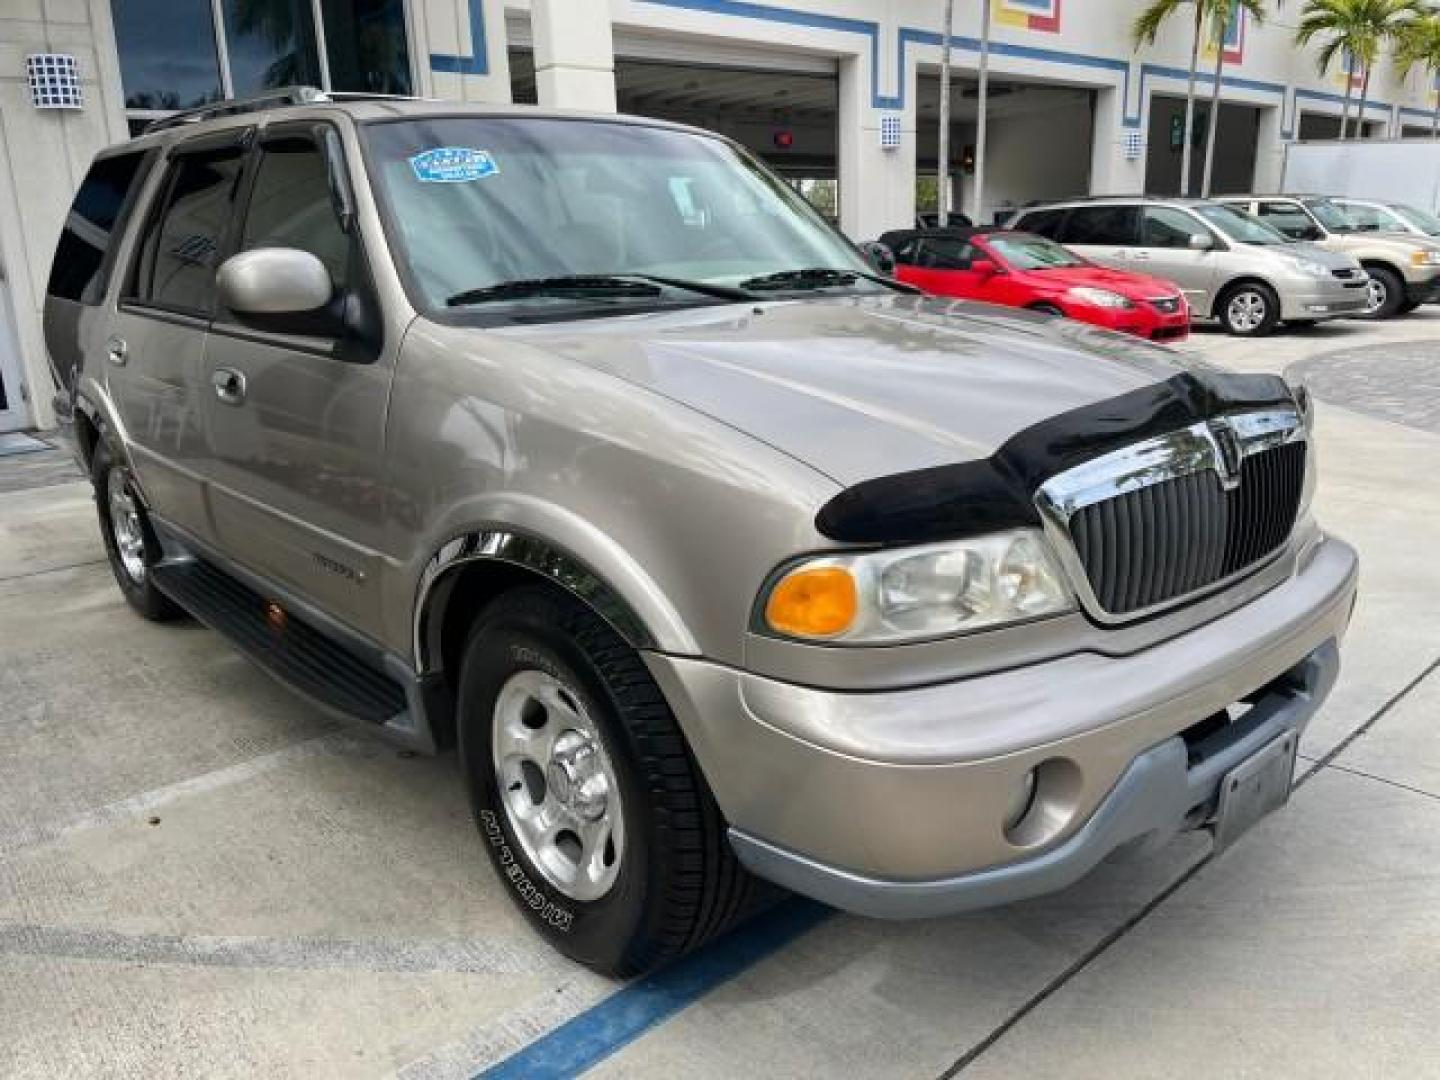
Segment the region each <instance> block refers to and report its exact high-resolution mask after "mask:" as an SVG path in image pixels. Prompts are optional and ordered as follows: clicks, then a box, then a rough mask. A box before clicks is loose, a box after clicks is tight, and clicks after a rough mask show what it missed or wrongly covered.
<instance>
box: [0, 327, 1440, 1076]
mask: <svg viewBox="0 0 1440 1080" xmlns="http://www.w3.org/2000/svg"><path fill="white" fill-rule="evenodd" d="M1186 348H1187V351H1190V352H1192V353H1195V354H1197V355H1203V356H1205V357H1206V358H1207V359H1210V360H1212V361H1216V362H1219V363H1221V364H1224V365H1226V366H1229V367H1233V368H1236V369H1239V370H1269V371H1285V370H1290V371H1291V372H1292V374H1296V375H1299V374H1303V375H1304V376H1305V377H1306V378H1308V379H1309V381H1310V383H1311V385H1312V388H1313V389H1314V391H1315V393H1316V394H1317V396H1318V397H1319V399H1320V401H1321V405H1320V410H1321V411H1320V423H1319V433H1318V440H1319V446H1320V452H1321V458H1322V470H1323V482H1322V485H1321V488H1320V491H1319V494H1318V496H1317V507H1318V512H1319V514H1320V516H1321V519H1322V521H1323V523H1324V524H1325V525H1326V526H1327V527H1329V528H1331V529H1333V530H1334V531H1336V532H1338V533H1341V534H1342V535H1344V536H1346V537H1347V539H1350V540H1351V541H1352V542H1354V543H1356V544H1357V546H1358V547H1359V548H1360V549H1361V553H1362V556H1363V558H1364V570H1363V573H1364V578H1363V582H1362V600H1361V603H1360V606H1359V609H1358V610H1357V613H1356V618H1355V623H1354V626H1353V629H1352V632H1351V635H1350V637H1349V639H1348V641H1347V648H1346V656H1345V671H1344V673H1343V675H1342V680H1341V683H1340V685H1339V686H1338V688H1337V690H1336V692H1335V694H1334V696H1333V697H1332V699H1331V702H1330V704H1329V705H1327V707H1326V709H1325V710H1324V711H1323V712H1322V714H1321V715H1320V716H1319V717H1318V718H1317V720H1316V722H1315V723H1314V724H1313V725H1312V727H1311V730H1310V732H1309V733H1308V735H1307V738H1306V740H1305V743H1304V746H1303V748H1302V752H1303V753H1304V755H1305V757H1306V759H1307V760H1306V762H1305V763H1302V768H1304V769H1307V770H1308V769H1315V770H1316V771H1315V772H1314V773H1313V775H1311V776H1310V778H1309V779H1307V780H1306V781H1305V782H1304V783H1303V785H1302V786H1301V787H1300V788H1299V789H1298V790H1297V791H1296V793H1295V796H1294V799H1293V802H1292V805H1291V806H1290V807H1289V808H1287V809H1286V810H1285V811H1284V812H1283V813H1281V814H1278V815H1276V816H1275V817H1273V818H1271V819H1270V820H1268V821H1266V822H1264V823H1263V824H1262V825H1261V826H1259V827H1258V828H1257V829H1256V831H1255V832H1254V833H1252V834H1251V835H1250V836H1248V837H1246V838H1245V839H1244V840H1242V841H1241V842H1240V843H1239V844H1238V845H1236V846H1235V847H1234V848H1232V849H1231V850H1229V851H1227V852H1225V853H1224V854H1223V855H1222V856H1220V857H1218V858H1214V859H1211V858H1209V855H1208V842H1207V841H1206V840H1205V839H1204V838H1202V837H1199V836H1189V837H1183V838H1181V839H1180V840H1178V841H1176V842H1175V843H1173V844H1171V845H1169V846H1167V847H1165V848H1164V849H1162V850H1160V851H1157V852H1126V853H1124V854H1122V855H1120V856H1117V857H1116V858H1114V859H1112V860H1111V861H1110V862H1108V863H1106V864H1105V865H1103V866H1102V867H1101V868H1100V869H1099V870H1098V871H1097V872H1096V873H1095V874H1094V875H1092V876H1091V877H1090V878H1089V879H1087V880H1086V881H1084V882H1082V883H1081V884H1079V885H1078V886H1076V887H1075V888H1074V889H1071V890H1069V891H1068V892H1066V893H1064V894H1061V895H1058V896H1054V897H1048V898H1045V899H1042V900H1036V901H1032V902H1029V903H1026V904H1021V905H1017V906H1015V907H1012V908H1009V909H1004V910H1000V911H991V912H983V913H978V914H975V915H971V916H966V917H963V918H955V919H947V920H937V921H933V922H924V923H913V924H885V923H876V922H868V921H865V920H860V919H854V918H850V917H846V916H840V915H835V916H832V917H829V918H824V919H821V920H819V921H818V925H816V926H815V928H814V929H811V930H809V932H808V933H804V934H803V935H801V936H799V937H798V938H797V939H796V940H794V941H793V942H791V943H789V944H788V945H784V946H783V947H781V948H778V949H776V950H775V951H772V952H770V953H769V954H768V955H765V956H763V957H762V958H761V959H760V960H759V961H758V962H757V963H755V964H754V965H753V966H751V967H749V968H748V969H747V970H745V971H743V972H742V973H740V974H739V975H738V976H736V977H734V978H730V979H728V980H725V981H722V982H720V983H719V984H718V985H715V986H714V987H713V988H711V989H710V990H709V992H708V993H705V994H703V995H701V996H698V998H695V999H694V1000H691V998H692V997H694V995H691V997H687V998H686V999H685V1001H684V1003H685V1004H686V1007H684V1008H681V1009H679V1010H678V1011H676V1012H674V1014H673V1015H671V1016H670V1017H669V1018H668V1019H666V1020H665V1021H664V1022H663V1023H658V1024H655V1025H654V1026H651V1027H648V1028H647V1029H645V1030H644V1031H643V1032H642V1033H641V1034H640V1037H639V1038H637V1039H635V1040H634V1041H631V1042H629V1043H628V1044H627V1045H624V1046H621V1047H618V1048H617V1049H615V1050H614V1052H613V1053H610V1054H609V1055H608V1056H606V1055H604V1054H601V1055H599V1056H598V1057H597V1058H596V1060H598V1064H597V1065H596V1067H595V1069H594V1070H593V1071H594V1073H595V1075H607V1076H626V1077H630V1076H669V1075H674V1074H677V1073H684V1074H689V1075H697V1076H712V1075H713V1076H733V1075H740V1074H747V1073H748V1074H750V1075H756V1076H820V1075H834V1074H843V1075H845V1076H847V1077H868V1076H875V1077H890V1076H907V1077H908V1076H917V1077H920V1076H939V1075H942V1074H945V1073H952V1074H953V1073H954V1072H956V1071H959V1072H961V1073H963V1074H967V1075H968V1074H972V1073H973V1074H974V1075H977V1076H982V1077H991V1076H995V1077H999V1076H1016V1075H1024V1076H1027V1077H1035V1076H1058V1075H1064V1076H1095V1077H1102V1076H1103V1077H1128V1076H1137V1077H1139V1076H1146V1077H1148V1076H1157V1075H1163V1076H1196V1077H1200V1076H1205V1077H1207V1078H1208V1077H1213V1076H1216V1075H1222V1076H1229V1075H1237V1076H1243V1075H1251V1074H1254V1075H1265V1076H1287V1077H1288V1076H1340V1075H1346V1076H1351V1075H1353V1076H1396V1075H1404V1076H1407V1077H1409V1076H1424V1075H1437V1076H1440V1027H1437V1025H1436V1024H1435V1023H1434V1018H1435V1017H1436V1016H1440V858H1437V855H1440V839H1437V838H1440V742H1437V740H1436V739H1435V736H1434V730H1433V729H1434V724H1435V721H1436V718H1437V712H1440V672H1437V670H1436V668H1435V664H1436V661H1437V658H1440V568H1437V567H1436V565H1435V563H1434V560H1432V559H1430V558H1429V557H1428V556H1429V549H1430V548H1431V547H1432V546H1433V544H1432V540H1431V537H1432V535H1433V531H1434V529H1435V524H1436V522H1440V431H1437V430H1436V426H1435V425H1434V424H1432V423H1431V418H1432V417H1435V416H1440V408H1437V407H1436V406H1440V391H1437V389H1436V388H1437V387H1440V310H1433V311H1432V310H1426V311H1423V312H1421V313H1420V314H1418V315H1417V316H1416V317H1414V318H1411V319H1408V320H1402V321H1401V322H1399V323H1394V324H1388V325H1384V326H1372V325H1369V324H1359V323H1346V324H1334V325H1331V326H1321V327H1317V328H1315V329H1313V330H1310V331H1307V332H1303V333H1297V334H1290V335H1281V336H1277V337H1276V338H1273V339H1269V340H1266V341H1263V342H1236V341H1234V340H1232V339H1227V338H1223V337H1221V336H1219V335H1216V334H1211V333H1201V334H1199V335H1197V336H1196V338H1195V339H1193V341H1192V343H1191V344H1190V345H1189V346H1187V347H1186ZM1432 394H1433V395H1434V396H1433V397H1431V396H1429V395H1432ZM11 464H12V463H11V462H7V461H6V460H4V459H0V1076H3V1077H27V1078H28V1077H37V1078H38V1077H56V1076H116V1077H130V1076H135V1077H140V1076H144V1077H153V1076H197V1075H203V1076H249V1075H257V1074H263V1075H266V1076H296V1077H300V1076H303V1077H321V1076H393V1075H401V1076H404V1077H407V1078H409V1080H419V1078H430V1077H451V1076H471V1075H475V1074H477V1073H479V1072H481V1071H483V1070H484V1069H486V1068H489V1067H492V1066H496V1065H501V1064H503V1063H504V1062H505V1061H506V1060H507V1059H510V1058H511V1055H512V1054H514V1053H515V1052H516V1051H519V1050H521V1049H522V1048H523V1047H525V1046H526V1045H527V1044H532V1043H533V1042H534V1041H535V1040H537V1039H543V1038H544V1037H545V1036H546V1035H547V1034H548V1033H552V1032H554V1031H555V1030H556V1029H557V1028H559V1027H560V1025H562V1024H563V1023H564V1022H565V1021H567V1020H570V1019H572V1018H574V1017H576V1016H581V1015H588V1014H586V1010H587V1009H589V1008H591V1007H592V1006H595V1005H596V1004H597V1003H600V1002H602V1001H605V1000H607V999H609V998H611V996H612V995H614V994H616V993H617V992H619V991H621V989H622V988H620V987H618V986H617V985H615V984H613V983H611V982H609V981H608V980H604V979H599V978H597V977H595V976H592V975H589V974H588V973H585V972H583V971H581V970H579V969H576V968H575V967H573V966H572V965H570V964H568V963H566V962H565V961H563V960H561V959H559V958H558V957H556V956H554V955H553V954H551V953H550V952H548V951H547V950H546V949H545V948H544V947H543V946H541V945H540V944H539V943H538V942H537V941H536V940H535V939H534V938H533V937H532V936H531V935H530V934H529V932H528V931H527V929H526V927H525V926H524V925H523V924H522V923H521V921H520V919H519V917H518V916H517V915H516V914H515V913H514V912H513V911H512V910H511V907H510V905H509V903H508V901H507V900H506V899H505V897H504V896H503V895H502V894H501V892H500V890H499V889H498V888H497V887H496V885H495V883H494V880H493V878H492V876H491V874H490V871H489V868H488V865H487V864H486V863H485V861H484V857H483V853H482V852H481V850H480V847H479V844H478V842H477V841H476V839H475V837H474V834H473V827H472V826H471V824H470V821H469V819H468V814H467V812H466V808H465V805H464V798H463V795H462V792H461V789H460V785H459V783H458V779H457V777H456V775H455V765H454V760H453V758H451V757H445V758H440V759H436V760H426V759H420V758H408V757H403V756H401V755H399V754H397V753H396V752H395V751H394V750H393V749H391V748H389V747H387V746H385V745H384V744H381V743H379V742H376V741H374V740H372V739H371V738H370V737H368V736H367V735H366V734H364V733H361V732H354V731H350V730H348V729H337V728H336V727H335V726H334V725H333V724H331V723H329V722H328V721H326V720H324V719H323V718H321V717H319V716H317V715H316V714H314V713H313V711H311V710H310V709H308V708H307V707H306V706H305V705H304V704H302V703H300V702H298V701H297V700H295V699H294V698H292V697H291V696H290V695H289V694H287V693H286V692H285V691H283V690H282V689H280V688H278V687H276V686H275V685H274V684H273V683H271V682H270V681H269V680H268V679H267V678H266V677H265V676H263V675H261V674H260V673H258V672H257V671H256V670H255V669H254V668H252V667H251V666H250V665H249V664H247V663H246V662H245V661H243V660H241V659H240V658H239V657H238V656H236V655H235V654H234V653H233V652H232V651H231V650H230V649H229V648H228V647H227V646H226V645H224V643H223V642H221V641H219V640H218V639H217V638H216V637H215V636H214V635H212V634H210V633H208V632H206V631H204V630H201V629H199V628H197V627H194V626H188V625H179V626H169V627H156V626H152V625H149V624H146V623H144V622H142V621H140V620H139V619H137V618H134V617H132V616H131V615H130V613H129V612H128V610H127V609H126V608H125V607H124V606H123V604H122V603H121V601H120V598H119V594H118V592H117V591H116V589H115V587H114V584H113V582H112V581H111V580H110V578H109V572H108V569H107V568H106V567H105V566H104V565H103V564H102V563H100V562H99V559H100V557H101V549H100V544H99V540H98V537H97V535H96V532H95V526H94V521H93V510H92V508H91V506H90V504H89V499H88V491H87V489H86V487H85V485H84V484H83V483H75V482H73V481H72V482H65V474H64V471H63V469H62V468H60V467H59V466H51V465H48V464H47V465H46V466H45V469H42V468H41V467H40V465H41V463H40V462H37V461H32V462H31V463H29V464H27V466H26V468H25V470H24V472H25V477H26V479H25V480H24V482H23V483H21V482H16V483H13V484H12V485H11V487H14V488H18V489H20V490H9V489H7V487H6V477H7V476H10V477H15V476H18V475H19V474H20V471H21V470H20V469H19V467H18V466H17V467H16V468H14V469H12V468H11ZM52 468H53V471H47V470H51V469H52ZM7 470H8V471H7ZM36 477H39V478H40V480H39V481H38V482H37V481H36V480H35V479H34V478H36ZM57 481H60V482H57ZM32 485H35V486H32ZM1331 755H1333V757H1332V756H1331ZM1322 762H1323V767H1322V765H1321V764H1320V763H1322ZM720 948H724V946H723V944H722V946H720ZM644 990H645V988H644V987H641V988H639V991H638V992H640V993H642V994H643V992H644ZM627 992H628V993H636V992H637V990H636V989H635V988H631V990H630V991H627ZM567 1030H568V1029H567ZM602 1034H603V1033H602ZM551 1038H552V1039H553V1038H555V1036H553V1035H552V1036H551Z"/></svg>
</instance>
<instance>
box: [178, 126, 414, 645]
mask: <svg viewBox="0 0 1440 1080" xmlns="http://www.w3.org/2000/svg"><path fill="white" fill-rule="evenodd" d="M251 169H252V172H253V178H252V180H251V182H250V184H249V194H248V199H247V200H246V205H245V207H244V211H243V219H242V224H241V226H240V228H239V230H238V235H237V238H236V242H235V244H234V250H235V251H236V252H243V251H249V250H252V249H255V248H261V247H270V248H275V247H284V248H298V249H300V250H302V251H308V252H310V253H311V254H313V255H315V256H317V257H318V258H319V259H320V261H321V262H322V263H324V265H325V267H326V269H327V270H329V272H330V276H331V279H332V282H333V284H334V287H335V289H336V292H337V297H338V298H341V299H345V300H346V302H347V303H349V304H350V305H351V306H352V307H358V308H360V309H368V310H369V311H371V312H373V311H374V310H375V300H374V298H373V291H372V289H371V286H370V283H369V277H368V274H367V273H366V271H365V258H364V245H363V244H362V243H361V241H360V236H359V226H358V224H357V223H356V222H355V220H354V215H353V214H352V213H350V212H349V211H348V210H347V209H346V207H347V205H348V199H349V194H348V192H349V190H350V188H349V181H348V177H347V174H346V162H345V160H344V153H343V151H342V149H341V142H340V139H339V137H338V134H337V132H336V131H335V129H334V128H332V127H330V126H329V125H326V124H316V123H313V122H311V123H303V124H286V125H272V126H271V127H269V128H266V129H265V131H264V132H263V133H262V134H261V136H260V138H259V139H258V140H257V144H256V147H255V149H254V153H253V162H252V166H251ZM372 344H373V343H367V342H363V341H360V342H357V341H356V340H355V339H354V337H353V335H352V334H351V333H349V332H344V333H342V332H339V331H338V330H337V331H336V332H335V333H333V334H322V335H315V334H301V333H293V332H291V333H281V332H276V331H275V330H274V329H272V328H270V326H269V325H268V324H267V325H256V320H255V319H253V318H251V319H250V320H249V321H247V320H246V318H244V317H241V316H239V315H237V314H235V313H233V312H230V311H227V310H225V309H224V307H223V304H222V305H221V306H220V309H219V310H218V311H217V313H216V318H215V321H214V325H213V327H212V330H211V334H210V338H209V341H208V342H207V346H206V356H205V359H206V366H207V368H208V372H209V382H210V385H211V387H212V392H211V393H210V394H209V395H208V396H207V401H206V409H207V413H206V420H207V430H208V434H209V439H210V445H211V448H212V454H213V459H214V464H213V466H212V470H211V478H212V491H211V504H212V512H213V514H214V517H215V527H216V532H217V534H218V536H219V539H220V544H221V547H222V549H223V551H224V553H225V554H226V555H227V556H229V557H230V558H232V559H233V560H234V561H236V562H237V563H239V564H240V565H242V566H244V567H247V568H249V569H250V570H252V571H254V572H256V573H258V574H260V575H261V576H263V577H265V578H267V579H270V580H273V581H275V582H277V583H278V584H280V585H283V586H287V587H289V588H290V589H292V590H294V591H295V592H297V593H298V594H299V595H301V596H302V597H303V598H305V599H307V600H309V601H312V602H314V603H315V604H317V605H318V606H319V607H321V608H322V609H323V610H324V611H326V612H327V613H328V614H330V615H332V616H334V617H336V618H339V619H340V620H342V621H344V622H347V623H349V624H350V625H351V627H352V628H354V629H358V630H361V631H362V632H364V631H366V630H370V629H373V627H374V625H375V623H376V621H377V616H378V610H379V606H378V588H377V584H376V582H377V577H378V575H377V569H378V566H379V562H380V555H379V551H380V548H381V545H382V533H383V528H384V514H383V509H384V507H383V499H382V492H381V487H380V483H379V480H380V470H381V461H382V459H383V453H384V444H385V414H386V402H387V397H388V393H389V387H390V375H391V372H392V370H393V369H392V366H391V364H390V363H389V361H388V358H387V357H384V356H382V355H381V354H382V351H383V350H381V349H380V348H379V347H378V346H375V347H371V345H372Z"/></svg>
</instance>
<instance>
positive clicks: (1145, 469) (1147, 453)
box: [1035, 409, 1310, 626]
mask: <svg viewBox="0 0 1440 1080" xmlns="http://www.w3.org/2000/svg"><path fill="white" fill-rule="evenodd" d="M1306 438H1307V431H1306V428H1305V423H1304V420H1303V419H1302V418H1301V416H1300V414H1299V412H1298V411H1296V410H1295V409H1263V410H1256V411H1252V412H1243V413H1231V414H1228V415H1225V416H1219V417H1216V418H1214V419H1212V420H1207V421H1202V422H1201V423H1198V424H1192V425H1190V426H1189V427H1186V428H1180V429H1179V430H1178V431H1171V432H1167V433H1166V434H1164V435H1157V436H1154V437H1153V438H1149V439H1145V440H1143V441H1142V442H1138V443H1134V444H1133V445H1131V446H1126V447H1122V448H1121V449H1119V450H1115V451H1112V452H1111V453H1108V454H1103V455H1101V456H1100V457H1097V458H1093V459H1091V460H1090V461H1087V462H1084V463H1083V464H1081V465H1077V466H1075V468H1073V469H1068V470H1066V471H1065V472H1062V473H1058V474H1056V475H1055V476H1052V477H1051V478H1050V479H1049V480H1047V481H1046V482H1045V483H1044V484H1042V485H1041V486H1040V488H1039V490H1037V491H1036V492H1035V507H1036V509H1037V510H1038V511H1039V512H1040V520H1041V523H1042V524H1043V526H1044V530H1045V534H1046V536H1047V537H1048V538H1049V540H1050V544H1051V547H1052V548H1053V549H1054V551H1055V554H1056V556H1057V557H1058V558H1059V560H1060V563H1061V565H1062V566H1063V567H1064V568H1065V572H1066V574H1068V575H1069V577H1070V582H1071V584H1072V585H1073V586H1074V588H1075V593H1076V595H1077V596H1078V597H1079V598H1080V603H1081V606H1082V607H1083V608H1084V609H1085V612H1086V614H1088V615H1089V616H1090V617H1091V618H1093V619H1095V620H1096V621H1097V622H1100V623H1103V624H1105V625H1111V626H1113V625H1117V624H1119V623H1127V622H1133V621H1135V620H1136V619H1143V618H1145V617H1147V616H1149V615H1154V614H1156V613H1157V612H1160V611H1164V610H1167V609H1169V608H1173V607H1177V606H1179V605H1181V604H1186V603H1189V602H1191V601H1193V600H1197V599H1199V598H1200V597H1202V596H1205V595H1208V594H1210V593H1214V592H1218V591H1220V590H1221V589H1224V588H1226V587H1228V586H1229V585H1231V584H1233V583H1234V582H1236V581H1238V580H1240V579H1241V578H1243V577H1247V576H1249V575H1250V574H1253V573H1255V572H1256V571H1257V570H1259V569H1260V568H1261V567H1263V566H1266V565H1268V564H1269V563H1270V562H1272V561H1273V560H1274V558H1276V557H1278V556H1279V554H1280V553H1281V552H1283V551H1284V550H1285V548H1284V545H1283V544H1282V545H1281V546H1280V547H1279V548H1277V549H1276V551H1275V552H1274V553H1272V555H1271V556H1269V557H1267V558H1262V559H1260V560H1259V561H1257V562H1254V563H1251V564H1250V565H1249V566H1246V567H1244V568H1242V569H1240V570H1238V571H1236V572H1235V573H1233V574H1230V575H1228V576H1227V577H1224V578H1221V579H1220V580H1218V581H1213V582H1211V583H1209V584H1208V585H1205V586H1204V587H1202V588H1200V589H1196V590H1194V591H1192V592H1189V593H1185V594H1184V595H1182V596H1176V597H1172V598H1171V599H1169V600H1165V601H1162V602H1161V603H1159V604H1154V605H1151V606H1150V607H1147V608H1142V609H1140V610H1138V611H1128V612H1126V613H1124V614H1123V615H1115V614H1113V613H1111V612H1109V611H1106V610H1105V608H1104V607H1102V606H1101V604H1100V601H1099V599H1098V598H1097V597H1096V595H1095V591H1094V589H1093V588H1092V587H1091V585H1090V575H1089V574H1088V573H1087V572H1086V570H1085V566H1084V564H1083V563H1082V562H1081V561H1080V555H1079V553H1078V552H1077V551H1076V550H1075V544H1074V541H1073V540H1072V538H1071V536H1070V519H1071V518H1072V517H1074V516H1075V514H1076V513H1078V512H1079V511H1080V510H1083V509H1084V508H1085V507H1087V506H1093V505H1094V504H1096V503H1101V502H1105V501H1106V500H1108V499H1113V498H1115V497H1116V496H1119V495H1123V494H1126V493H1127V492H1131V491H1137V490H1139V489H1141V488H1145V487H1151V486H1153V485H1155V484H1160V483H1164V482H1165V481H1167V480H1174V479H1176V478H1178V477H1181V476H1189V475H1191V474H1193V473H1197V472H1203V471H1204V470H1206V469H1210V470H1212V471H1213V472H1214V473H1215V474H1216V475H1217V476H1219V478H1220V483H1221V485H1222V486H1223V487H1224V488H1225V489H1226V490H1231V489H1233V488H1235V487H1236V486H1237V485H1238V484H1239V483H1240V474H1239V469H1240V463H1241V461H1242V460H1243V459H1244V458H1246V457H1249V456H1251V455H1253V454H1259V453H1262V452H1264V451H1266V450H1269V449H1272V448H1273V447H1276V446H1282V445H1284V444H1285V443H1289V442H1298V441H1304V440H1305V439H1306ZM1309 471H1310V470H1309V469H1308V468H1307V473H1308V472H1309ZM1309 479H1310V478H1309V476H1308V475H1307V477H1306V482H1307V486H1308V482H1309ZM1301 504H1302V505H1301V507H1300V509H1302V510H1303V504H1304V496H1303V494H1302V498H1301ZM1297 520H1298V515H1297Z"/></svg>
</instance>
